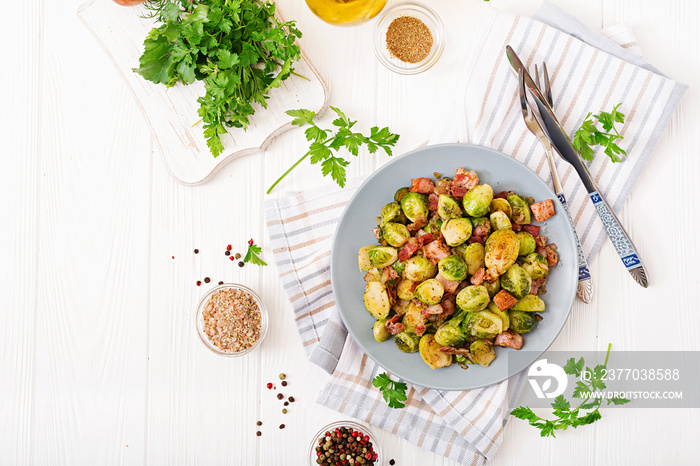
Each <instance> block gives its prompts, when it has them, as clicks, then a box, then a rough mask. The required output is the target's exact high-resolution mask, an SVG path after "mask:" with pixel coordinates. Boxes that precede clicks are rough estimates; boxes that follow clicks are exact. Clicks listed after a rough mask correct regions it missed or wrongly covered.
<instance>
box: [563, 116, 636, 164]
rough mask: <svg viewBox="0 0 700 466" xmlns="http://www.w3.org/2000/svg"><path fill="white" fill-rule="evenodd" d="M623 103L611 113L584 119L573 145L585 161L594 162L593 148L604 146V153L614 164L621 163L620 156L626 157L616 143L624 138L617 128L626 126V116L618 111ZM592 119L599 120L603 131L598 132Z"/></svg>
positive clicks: (575, 135)
mask: <svg viewBox="0 0 700 466" xmlns="http://www.w3.org/2000/svg"><path fill="white" fill-rule="evenodd" d="M620 105H622V104H621V103H619V104H617V105H615V107H613V109H612V111H611V112H601V113H600V114H598V115H592V114H591V113H589V114H588V115H586V118H584V119H583V123H582V124H581V127H580V128H579V129H578V130H576V133H575V134H574V140H573V141H572V142H573V145H574V147H575V148H576V150H578V151H579V152H580V153H581V157H582V158H583V159H584V160H588V161H592V160H593V155H594V154H595V151H594V150H593V146H602V147H603V153H605V155H607V156H608V157H610V160H611V161H612V162H621V161H622V159H621V158H620V157H619V156H620V155H626V154H627V152H625V150H624V149H622V148H621V147H620V146H619V145H617V143H616V142H615V141H617V140H622V139H623V136H622V135H621V134H620V133H619V132H618V130H617V128H615V124H616V123H620V124H624V123H625V115H624V114H623V113H622V112H619V111H618V110H617V109H618V108H619V107H620ZM592 118H595V119H596V120H598V122H599V123H600V124H601V126H602V127H603V131H600V130H598V128H597V127H596V125H595V123H594V121H593V119H592Z"/></svg>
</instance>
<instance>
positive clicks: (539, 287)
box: [530, 277, 547, 295]
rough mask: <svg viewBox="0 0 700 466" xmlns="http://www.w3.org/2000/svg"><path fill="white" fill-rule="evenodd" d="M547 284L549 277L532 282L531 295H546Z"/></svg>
mask: <svg viewBox="0 0 700 466" xmlns="http://www.w3.org/2000/svg"><path fill="white" fill-rule="evenodd" d="M546 284H547V277H545V278H538V279H537V280H532V287H530V294H534V295H538V294H545V293H546V292H547V289H546V288H545V285H546Z"/></svg>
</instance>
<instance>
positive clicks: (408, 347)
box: [394, 330, 420, 353]
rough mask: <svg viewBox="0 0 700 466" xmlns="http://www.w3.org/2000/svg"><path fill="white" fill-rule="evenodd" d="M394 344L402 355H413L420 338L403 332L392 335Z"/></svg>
mask: <svg viewBox="0 0 700 466" xmlns="http://www.w3.org/2000/svg"><path fill="white" fill-rule="evenodd" d="M394 342H395V343H396V347H397V348H398V349H399V350H400V351H403V352H404V353H415V352H416V351H418V345H419V344H420V337H418V336H417V335H414V334H412V333H409V332H406V331H405V330H404V331H403V332H401V333H398V334H396V335H394Z"/></svg>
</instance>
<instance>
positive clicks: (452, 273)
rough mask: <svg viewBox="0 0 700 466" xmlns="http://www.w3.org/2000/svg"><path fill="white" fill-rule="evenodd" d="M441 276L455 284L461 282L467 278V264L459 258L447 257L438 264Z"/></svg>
mask: <svg viewBox="0 0 700 466" xmlns="http://www.w3.org/2000/svg"><path fill="white" fill-rule="evenodd" d="M438 270H439V271H440V275H442V276H443V277H445V278H446V279H448V280H452V281H454V282H461V281H462V280H464V279H466V278H467V264H466V263H465V262H464V259H462V258H461V257H459V256H447V257H445V258H444V259H442V260H441V261H440V262H438Z"/></svg>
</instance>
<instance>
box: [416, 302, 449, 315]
mask: <svg viewBox="0 0 700 466" xmlns="http://www.w3.org/2000/svg"><path fill="white" fill-rule="evenodd" d="M443 311H444V309H443V308H442V304H433V305H432V306H428V307H426V308H425V309H423V310H422V311H421V314H423V316H424V317H428V316H429V315H430V314H433V315H435V314H442V312H443Z"/></svg>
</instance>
